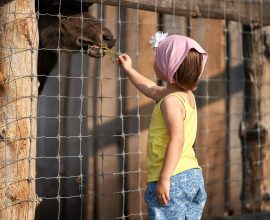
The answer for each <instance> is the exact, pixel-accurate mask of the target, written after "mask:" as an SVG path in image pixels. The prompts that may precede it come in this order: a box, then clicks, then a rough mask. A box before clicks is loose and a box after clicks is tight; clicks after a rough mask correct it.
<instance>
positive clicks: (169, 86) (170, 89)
mask: <svg viewBox="0 0 270 220" xmlns="http://www.w3.org/2000/svg"><path fill="white" fill-rule="evenodd" d="M167 91H168V93H172V92H183V91H181V90H180V89H179V87H178V86H177V85H176V84H174V83H167ZM184 93H189V91H186V92H184Z"/></svg>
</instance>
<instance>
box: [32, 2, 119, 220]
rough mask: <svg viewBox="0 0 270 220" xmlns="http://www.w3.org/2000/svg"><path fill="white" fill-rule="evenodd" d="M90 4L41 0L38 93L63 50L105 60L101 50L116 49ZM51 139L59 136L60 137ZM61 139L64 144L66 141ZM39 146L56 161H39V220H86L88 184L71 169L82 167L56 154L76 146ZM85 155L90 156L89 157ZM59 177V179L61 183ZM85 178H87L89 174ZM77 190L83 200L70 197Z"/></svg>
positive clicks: (40, 154)
mask: <svg viewBox="0 0 270 220" xmlns="http://www.w3.org/2000/svg"><path fill="white" fill-rule="evenodd" d="M90 6H91V4H90V3H84V2H82V3H81V1H77V2H76V0H61V1H59V0H58V1H57V0H36V12H37V17H38V28H39V42H40V44H39V53H38V79H39V81H40V87H39V94H41V92H42V90H43V89H44V85H45V83H46V81H47V78H48V76H49V74H50V73H51V70H52V69H53V67H54V66H55V65H56V64H57V62H58V60H60V59H61V57H60V53H62V52H63V51H65V52H67V53H74V52H76V53H86V52H87V54H88V55H89V56H90V57H93V58H101V57H102V56H103V53H100V47H101V46H104V47H108V48H112V47H113V46H114V45H115V42H116V40H115V39H114V37H113V35H112V33H111V31H110V30H109V29H108V28H106V27H104V26H103V25H102V23H101V22H100V20H98V19H96V18H94V17H93V16H92V15H91V14H89V12H88V8H89V7H90ZM58 74H60V73H58ZM61 74H62V73H61ZM47 88H48V87H47ZM47 88H46V89H47ZM59 95H60V94H59ZM57 114H62V113H60V112H58V113H57ZM63 122H64V120H61V126H64V125H63V124H64V123H63ZM41 123H42V120H41V119H39V120H38V125H40V124H41ZM57 123H58V122H57ZM57 123H54V124H50V123H49V122H48V123H45V124H50V125H49V126H50V127H48V128H46V131H40V130H39V133H40V136H43V135H44V133H45V136H46V134H47V132H48V130H49V131H55V130H56V131H57V130H58V126H60V123H59V124H57ZM74 127H75V126H74ZM61 132H63V131H61ZM64 132H65V131H64ZM58 135H60V136H61V135H63V136H65V135H66V133H60V134H59V132H58ZM48 136H50V135H48ZM52 136H54V137H55V134H54V135H52ZM55 138H56V137H55ZM58 141H59V142H61V143H62V141H63V140H62V139H61V140H60V139H59V140H58ZM37 145H38V146H37V156H38V157H43V156H44V155H45V156H44V157H46V155H50V157H52V158H51V159H48V158H44V159H37V181H36V186H37V193H38V195H39V196H40V197H43V198H44V199H43V201H42V202H41V204H40V205H39V207H38V208H37V209H36V219H38V220H43V219H50V220H53V219H65V220H69V219H72V220H73V219H85V206H86V196H85V193H82V194H81V191H79V188H80V187H81V186H84V187H85V185H83V183H80V181H79V180H78V181H77V180H74V178H72V176H73V173H70V172H72V171H70V170H69V169H68V168H70V167H74V169H75V170H76V169H77V168H78V167H79V165H78V164H80V163H77V161H79V160H76V162H74V159H73V160H72V158H71V159H69V158H66V159H65V160H64V159H61V160H60V159H59V158H57V156H60V157H62V156H65V155H69V153H70V152H67V151H69V149H68V148H67V147H68V146H70V145H72V144H70V143H68V144H61V150H59V152H57V151H58V145H57V144H55V143H52V142H48V141H44V139H43V138H40V139H38V140H37ZM82 153H83V152H82ZM83 157H84V158H87V154H84V155H83ZM67 165H68V166H67ZM84 166H87V164H86V165H84ZM58 169H59V170H58ZM85 169H87V168H85ZM58 175H59V177H60V179H57V177H58ZM83 175H87V173H86V174H85V173H84V174H83ZM85 179H86V178H84V181H85ZM86 190H87V189H86ZM74 192H75V194H76V196H77V195H79V196H77V197H76V196H75V197H74V198H71V197H70V195H74V194H73V193H74ZM80 196H81V197H80Z"/></svg>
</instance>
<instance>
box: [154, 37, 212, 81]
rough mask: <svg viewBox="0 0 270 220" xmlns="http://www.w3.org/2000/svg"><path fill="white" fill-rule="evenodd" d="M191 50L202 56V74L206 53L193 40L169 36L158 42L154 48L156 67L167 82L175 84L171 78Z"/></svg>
mask: <svg viewBox="0 0 270 220" xmlns="http://www.w3.org/2000/svg"><path fill="white" fill-rule="evenodd" d="M192 48H194V49H195V50H196V51H198V52H199V53H201V54H202V55H203V59H202V72H203V69H204V66H205V63H206V60H207V53H206V52H205V51H204V50H203V49H202V47H201V46H200V45H199V44H198V43H197V42H196V41H195V40H193V39H191V38H189V37H185V36H181V35H170V36H167V37H165V38H164V39H163V40H161V41H160V42H159V44H158V47H157V48H156V65H157V67H158V69H159V70H160V72H161V73H162V74H164V76H165V77H166V79H167V80H168V82H170V83H175V80H174V79H173V76H174V74H175V72H176V71H177V69H178V68H179V66H180V64H181V63H182V62H183V60H184V59H185V58H186V56H187V54H188V52H189V50H190V49H192ZM202 72H201V74H202Z"/></svg>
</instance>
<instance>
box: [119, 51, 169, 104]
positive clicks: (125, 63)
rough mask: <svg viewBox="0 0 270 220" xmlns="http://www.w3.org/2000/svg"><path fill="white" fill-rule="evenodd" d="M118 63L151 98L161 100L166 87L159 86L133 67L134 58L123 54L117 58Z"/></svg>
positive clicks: (139, 88)
mask: <svg viewBox="0 0 270 220" xmlns="http://www.w3.org/2000/svg"><path fill="white" fill-rule="evenodd" d="M117 61H118V63H119V64H120V65H121V67H122V68H123V69H124V71H125V72H126V75H127V76H128V78H129V79H130V81H131V82H132V83H133V84H134V85H135V87H136V88H137V89H138V90H140V91H141V92H142V93H143V94H144V95H146V96H147V97H149V98H152V99H154V100H155V101H159V100H161V99H162V98H163V97H164V94H165V91H166V88H165V87H163V86H158V85H157V84H156V83H155V82H153V81H152V80H150V79H148V78H146V77H145V76H143V75H142V74H140V73H139V72H137V71H136V70H135V69H133V67H132V60H131V58H130V57H129V56H128V55H127V54H121V55H120V56H119V57H118V58H117Z"/></svg>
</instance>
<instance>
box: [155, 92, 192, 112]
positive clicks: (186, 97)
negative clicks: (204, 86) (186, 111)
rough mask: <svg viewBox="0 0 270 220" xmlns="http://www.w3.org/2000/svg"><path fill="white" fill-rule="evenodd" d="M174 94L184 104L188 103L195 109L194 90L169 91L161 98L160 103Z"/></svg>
mask: <svg viewBox="0 0 270 220" xmlns="http://www.w3.org/2000/svg"><path fill="white" fill-rule="evenodd" d="M172 96H173V97H176V98H178V99H179V100H180V101H181V102H182V103H183V105H184V106H186V105H188V106H190V107H191V108H193V109H194V108H195V107H196V102H195V97H194V95H193V93H192V91H188V92H182V91H177V92H172V93H169V94H167V95H165V96H164V97H163V98H162V99H161V100H160V104H161V103H162V102H163V101H164V100H165V99H169V98H170V97H172Z"/></svg>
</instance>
